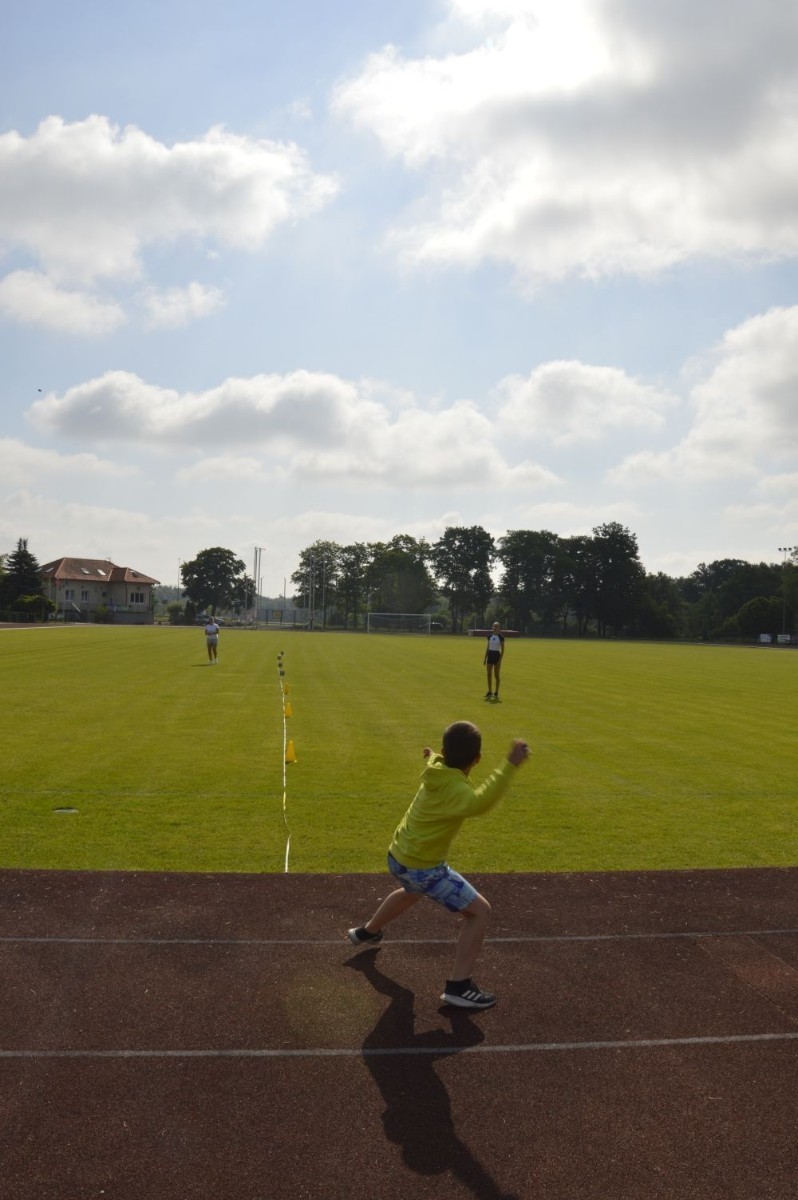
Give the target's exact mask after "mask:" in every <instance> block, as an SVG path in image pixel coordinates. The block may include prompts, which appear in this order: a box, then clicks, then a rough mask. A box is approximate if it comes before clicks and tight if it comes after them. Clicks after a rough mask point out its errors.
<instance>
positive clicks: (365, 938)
mask: <svg viewBox="0 0 798 1200" xmlns="http://www.w3.org/2000/svg"><path fill="white" fill-rule="evenodd" d="M347 936H348V938H349V940H350V942H354V943H355V945H356V946H374V945H376V944H377V942H381V941H382V933H381V932H380V933H369V931H368V930H367V929H366V926H365V925H360V926H358V928H357V929H350V930H348V933H347Z"/></svg>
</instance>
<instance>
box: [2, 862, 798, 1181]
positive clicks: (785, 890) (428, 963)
mask: <svg viewBox="0 0 798 1200" xmlns="http://www.w3.org/2000/svg"><path fill="white" fill-rule="evenodd" d="M474 882H475V883H476V884H477V886H478V887H479V888H480V890H482V891H483V892H484V894H485V895H487V896H488V898H489V899H490V900H491V902H492V904H493V912H494V922H493V926H492V929H491V933H490V940H489V942H488V943H487V944H486V946H485V949H484V951H483V954H482V957H481V960H480V964H479V971H478V972H477V978H478V980H479V982H480V983H482V984H483V985H484V986H485V987H488V988H490V989H491V990H495V991H496V992H497V993H498V994H499V1004H498V1005H497V1007H496V1008H495V1009H492V1010H490V1011H489V1012H484V1013H478V1014H474V1015H470V1014H468V1013H464V1012H462V1011H460V1012H456V1011H453V1010H450V1009H447V1008H444V1007H443V1006H441V1004H440V1001H439V993H440V990H441V984H442V982H443V980H444V979H445V977H446V974H447V972H448V968H449V965H450V962H451V957H452V949H453V947H452V942H453V938H454V936H455V933H456V924H455V919H454V918H451V917H450V916H449V915H448V914H446V913H445V912H443V911H439V910H438V909H436V908H435V907H434V906H432V905H423V904H422V905H418V906H417V907H416V908H414V909H413V910H411V912H410V913H408V914H407V915H406V916H405V917H403V918H402V919H401V920H400V921H397V922H396V923H395V924H394V925H393V926H392V927H391V928H390V929H389V931H388V932H387V934H386V938H385V941H384V942H383V943H382V945H381V947H380V948H379V949H378V950H373V949H372V950H364V951H360V952H359V953H356V952H355V951H354V948H353V947H352V946H351V945H350V944H349V943H348V942H347V941H345V940H344V934H345V930H346V928H347V927H348V926H349V925H350V924H354V923H359V922H360V921H362V920H364V919H365V918H366V917H367V916H368V915H369V914H370V912H371V910H372V909H373V908H374V906H375V905H376V903H377V901H378V899H379V898H380V897H381V896H382V895H384V893H385V890H386V889H387V888H388V887H389V883H388V877H387V876H373V875H353V876H345V875H340V876H319V875H287V876H251V875H239V876H236V875H174V874H163V875H161V874H145V873H142V874H127V873H124V874H122V873H119V874H117V873H111V872H109V873H100V874H95V873H79V872H74V873H72V872H39V871H4V872H0V981H1V982H0V994H1V995H2V1007H1V1009H0V1014H1V1015H0V1117H1V1118H2V1119H1V1120H0V1168H1V1170H0V1197H2V1200H84V1198H85V1200H88V1198H92V1200H94V1198H99V1197H102V1198H109V1200H134V1198H135V1200H228V1198H229V1200H256V1198H257V1200H284V1198H291V1200H294V1198H296V1200H305V1198H313V1200H337V1198H338V1197H341V1198H351V1200H361V1198H362V1200H394V1198H395V1200H400V1198H402V1200H405V1198H406V1197H412V1198H419V1200H425V1198H426V1197H432V1196H436V1197H438V1196H443V1197H447V1198H448V1200H510V1198H512V1197H515V1198H519V1200H656V1198H660V1197H661V1198H663V1200H776V1198H778V1200H788V1198H789V1200H795V1197H796V1196H798V1150H796V1136H795V1131H796V1124H797V1122H798V1069H797V1068H798V913H797V912H796V907H797V906H798V870H793V869H782V870H777V869H774V870H753V869H752V870H739V871H702V872H641V873H617V874H616V873H613V874H571V875H492V876H481V877H479V876H475V877H474Z"/></svg>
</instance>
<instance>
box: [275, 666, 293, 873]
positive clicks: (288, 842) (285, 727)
mask: <svg viewBox="0 0 798 1200" xmlns="http://www.w3.org/2000/svg"><path fill="white" fill-rule="evenodd" d="M282 661H283V655H282V651H281V652H280V654H279V656H278V658H277V672H278V673H277V682H278V683H279V684H280V696H281V699H282V702H283V824H284V825H285V860H284V863H283V872H284V874H286V875H287V874H288V856H289V854H290V852H291V829H290V827H289V824H288V773H287V770H286V767H287V759H288V723H287V713H286V711H285V687H284V685H283V678H284V675H285V672H284V671H283V667H282Z"/></svg>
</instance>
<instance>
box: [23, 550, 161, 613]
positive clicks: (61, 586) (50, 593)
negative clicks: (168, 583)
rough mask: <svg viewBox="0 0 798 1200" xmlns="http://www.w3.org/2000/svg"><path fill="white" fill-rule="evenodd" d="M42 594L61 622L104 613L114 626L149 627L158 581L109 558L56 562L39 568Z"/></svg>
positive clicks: (58, 560)
mask: <svg viewBox="0 0 798 1200" xmlns="http://www.w3.org/2000/svg"><path fill="white" fill-rule="evenodd" d="M41 577H42V583H43V585H44V594H45V596H46V597H47V599H48V600H52V601H53V602H54V603H55V607H56V613H57V615H58V616H59V617H61V619H63V620H82V621H91V620H93V619H94V618H95V616H96V614H97V612H98V611H101V612H103V614H104V613H105V611H106V610H107V612H108V619H109V620H110V621H112V622H113V623H114V624H115V625H152V624H153V623H154V619H155V616H154V614H155V600H154V596H153V590H154V589H155V588H156V587H157V586H158V583H159V580H157V579H153V578H152V577H151V576H150V575H144V574H143V573H142V572H141V571H134V570H133V568H132V567H118V566H117V565H116V563H112V562H111V560H110V558H57V559H55V561H54V562H49V563H45V564H44V566H43V567H42V568H41Z"/></svg>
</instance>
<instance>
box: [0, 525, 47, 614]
mask: <svg viewBox="0 0 798 1200" xmlns="http://www.w3.org/2000/svg"><path fill="white" fill-rule="evenodd" d="M23 596H25V597H29V596H34V597H37V598H38V597H41V598H42V600H43V599H44V586H43V584H42V578H41V567H40V566H39V563H38V562H37V560H36V558H35V557H34V555H33V554H31V552H30V550H29V549H28V539H27V538H19V540H18V541H17V546H16V549H15V550H12V551H11V553H10V554H9V555H7V556H6V559H5V563H4V570H3V574H2V575H0V608H6V609H12V610H13V609H14V608H15V607H16V606H17V604H18V602H19V601H20V600H21V599H22V597H23ZM29 606H30V602H26V604H25V605H23V607H29Z"/></svg>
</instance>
